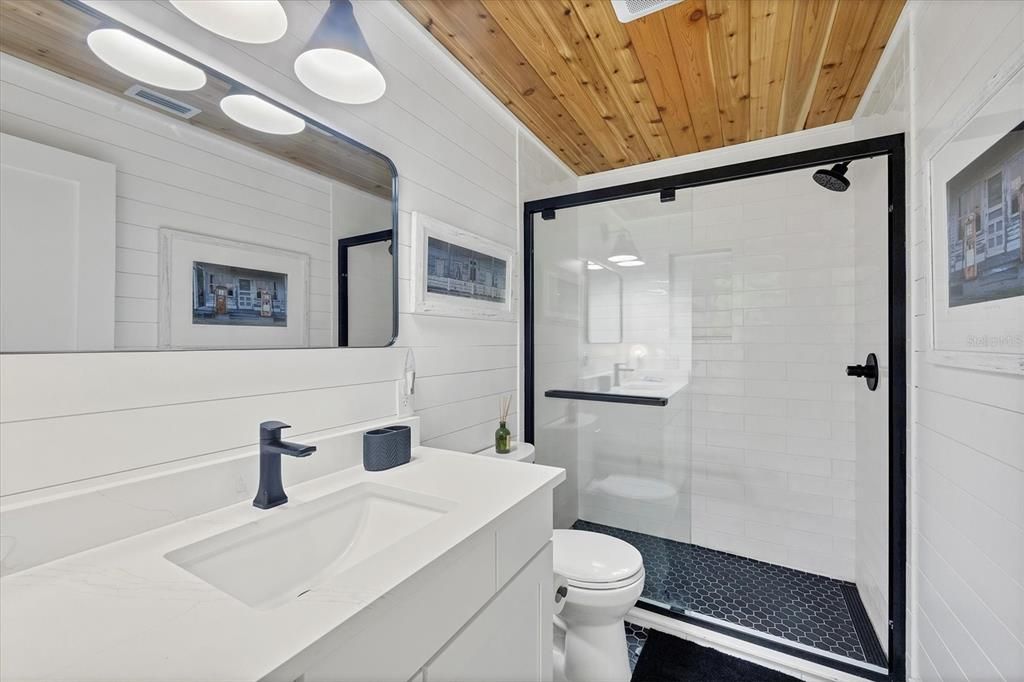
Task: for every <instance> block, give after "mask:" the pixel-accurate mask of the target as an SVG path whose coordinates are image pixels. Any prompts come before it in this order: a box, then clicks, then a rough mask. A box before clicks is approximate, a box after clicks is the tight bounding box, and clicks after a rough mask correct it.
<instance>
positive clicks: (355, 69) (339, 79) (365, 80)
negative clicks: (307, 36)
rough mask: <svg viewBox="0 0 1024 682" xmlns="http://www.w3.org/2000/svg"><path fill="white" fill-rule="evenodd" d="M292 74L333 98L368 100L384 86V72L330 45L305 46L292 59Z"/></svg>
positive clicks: (355, 101)
mask: <svg viewBox="0 0 1024 682" xmlns="http://www.w3.org/2000/svg"><path fill="white" fill-rule="evenodd" d="M295 75H296V76H298V78H299V80H300V81H301V82H302V84H303V85H305V86H306V87H307V88H309V89H310V90H312V91H313V92H315V93H316V94H318V95H320V96H321V97H326V98H327V99H329V100H332V101H334V102H341V103H342V104H369V103H370V102H374V101H376V100H378V99H380V98H381V96H383V94H384V90H385V88H386V87H387V86H386V84H385V83H384V74H382V73H381V72H380V70H379V69H378V68H377V67H376V66H374V65H373V64H371V63H370V62H368V61H367V60H365V59H363V58H362V57H360V56H358V55H355V54H352V53H351V52H346V51H345V50H338V49H334V48H326V47H324V48H318V49H314V50H306V51H305V52H303V53H302V54H300V55H299V56H298V57H296V59H295Z"/></svg>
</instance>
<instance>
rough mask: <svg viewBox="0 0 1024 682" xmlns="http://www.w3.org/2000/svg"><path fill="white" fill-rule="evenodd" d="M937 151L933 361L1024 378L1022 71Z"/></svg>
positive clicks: (933, 221) (932, 164) (933, 196)
mask: <svg viewBox="0 0 1024 682" xmlns="http://www.w3.org/2000/svg"><path fill="white" fill-rule="evenodd" d="M954 129H955V130H956V132H955V133H954V134H953V135H952V137H950V138H949V139H948V140H947V141H945V143H943V144H942V145H941V146H940V147H939V148H938V149H937V151H935V153H934V154H932V155H931V160H930V164H929V169H930V176H931V177H930V183H929V184H930V187H929V189H930V193H931V221H930V224H931V233H930V238H931V274H932V277H931V283H932V287H931V302H932V330H931V331H932V344H931V348H930V349H929V353H928V355H929V359H930V360H931V361H933V362H936V363H938V364H944V365H952V366H957V367H970V368H973V369H982V370H990V371H997V372H1010V373H1014V374H1024V225H1022V217H1024V213H1022V208H1024V68H1019V69H1017V70H1016V72H1015V73H1014V74H1013V75H1011V76H1009V77H1008V78H1007V79H1006V80H1005V81H1004V82H1003V85H1002V86H1001V87H999V88H997V89H996V90H995V91H994V92H992V93H990V97H988V98H987V99H985V100H983V101H982V102H981V103H980V106H976V107H975V109H974V110H973V111H972V112H968V113H966V114H965V115H964V117H963V122H962V125H960V126H956V127H954Z"/></svg>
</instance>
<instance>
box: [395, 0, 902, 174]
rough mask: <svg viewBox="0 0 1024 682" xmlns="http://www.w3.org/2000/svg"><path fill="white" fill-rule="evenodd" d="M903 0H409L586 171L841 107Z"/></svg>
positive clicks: (805, 121) (716, 142) (754, 134)
mask: <svg viewBox="0 0 1024 682" xmlns="http://www.w3.org/2000/svg"><path fill="white" fill-rule="evenodd" d="M904 2H905V0H684V1H683V2H681V3H679V4H675V5H672V6H669V7H667V8H665V9H663V10H661V11H658V12H656V13H654V14H649V15H647V16H645V17H641V18H640V19H636V20H634V21H631V22H629V23H627V24H622V23H620V22H619V20H618V18H617V17H616V15H615V10H614V9H613V8H612V5H611V0H401V3H402V5H403V6H404V7H405V8H406V9H407V10H408V11H409V12H410V13H411V14H412V15H413V16H415V17H416V19H417V20H418V21H419V22H420V23H422V24H423V25H424V26H425V27H426V28H427V29H428V30H429V31H430V32H431V33H432V34H433V35H434V37H435V38H437V40H439V41H440V42H441V43H442V44H443V45H444V46H445V47H446V48H447V49H448V50H449V51H450V52H451V53H452V54H453V55H455V57H456V58H457V59H458V60H459V61H461V62H462V63H463V65H465V66H466V68H468V69H469V70H470V71H471V72H472V73H473V74H474V75H476V77H477V78H478V79H479V80H480V81H481V82H482V83H483V84H484V85H485V86H487V88H488V89H490V91H491V92H493V93H494V94H495V95H496V96H497V97H498V98H499V99H500V100H501V101H502V102H503V103H504V104H505V105H506V106H507V107H508V108H509V109H510V110H511V111H512V112H513V113H514V114H515V115H516V116H518V117H519V119H520V120H521V121H522V122H523V123H524V124H525V125H526V126H527V127H528V128H529V129H530V130H532V131H533V132H534V134H536V135H537V136H538V137H539V138H540V139H541V140H543V142H544V143H545V144H546V145H547V146H548V147H549V148H550V149H551V150H552V151H553V152H554V153H555V154H557V155H558V156H559V157H560V158H561V159H562V160H563V161H564V162H565V163H566V164H568V166H569V167H570V168H572V169H573V170H575V171H576V173H577V174H579V175H585V174H588V173H595V172H598V171H603V170H609V169H612V168H621V167H623V166H631V165H633V164H638V163H644V162H647V161H654V160H656V159H664V158H668V157H672V156H679V155H682V154H690V153H693V152H697V151H704V150H707V149H715V148H718V147H723V146H726V145H732V144H738V143H740V142H746V141H748V140H758V139H762V138H765V137H771V136H773V135H781V134H783V133H790V132H794V131H797V130H803V129H805V128H814V127H817V126H822V125H827V124H829V123H835V122H837V121H846V120H848V119H850V118H851V117H852V116H853V112H854V111H855V110H856V108H857V104H858V103H859V101H860V98H861V96H862V95H863V94H864V90H865V88H867V85H868V81H869V80H870V79H871V74H872V73H873V71H874V70H875V66H876V65H877V64H878V60H879V57H880V56H881V54H882V50H883V49H884V48H885V44H886V41H887V40H888V39H889V35H890V33H891V32H892V29H893V26H894V25H895V23H896V19H897V18H898V17H899V14H900V11H901V10H902V9H903V4H904Z"/></svg>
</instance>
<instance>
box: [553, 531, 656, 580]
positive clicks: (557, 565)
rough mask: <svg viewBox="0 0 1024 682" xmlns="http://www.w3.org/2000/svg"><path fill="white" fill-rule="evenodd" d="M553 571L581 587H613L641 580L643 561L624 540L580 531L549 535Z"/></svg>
mask: <svg viewBox="0 0 1024 682" xmlns="http://www.w3.org/2000/svg"><path fill="white" fill-rule="evenodd" d="M552 540H553V542H552V544H553V545H554V569H555V573H557V574H558V575H560V576H563V577H564V578H565V579H566V580H567V581H568V583H569V585H570V586H572V587H575V588H577V589H582V590H617V589H621V588H623V587H628V586H630V585H632V584H634V583H636V582H637V581H641V580H643V579H644V574H643V567H644V560H643V557H642V556H640V552H639V551H637V549H636V548H635V547H633V546H632V545H631V544H629V543H628V542H625V541H623V540H619V539H618V538H613V537H611V536H610V535H603V534H601V533H591V532H589V531H582V530H556V531H554V533H553V536H552Z"/></svg>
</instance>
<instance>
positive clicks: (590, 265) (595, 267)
mask: <svg viewBox="0 0 1024 682" xmlns="http://www.w3.org/2000/svg"><path fill="white" fill-rule="evenodd" d="M587 270H604V268H602V267H601V266H600V265H598V264H597V263H595V262H594V261H592V260H588V261H587Z"/></svg>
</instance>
